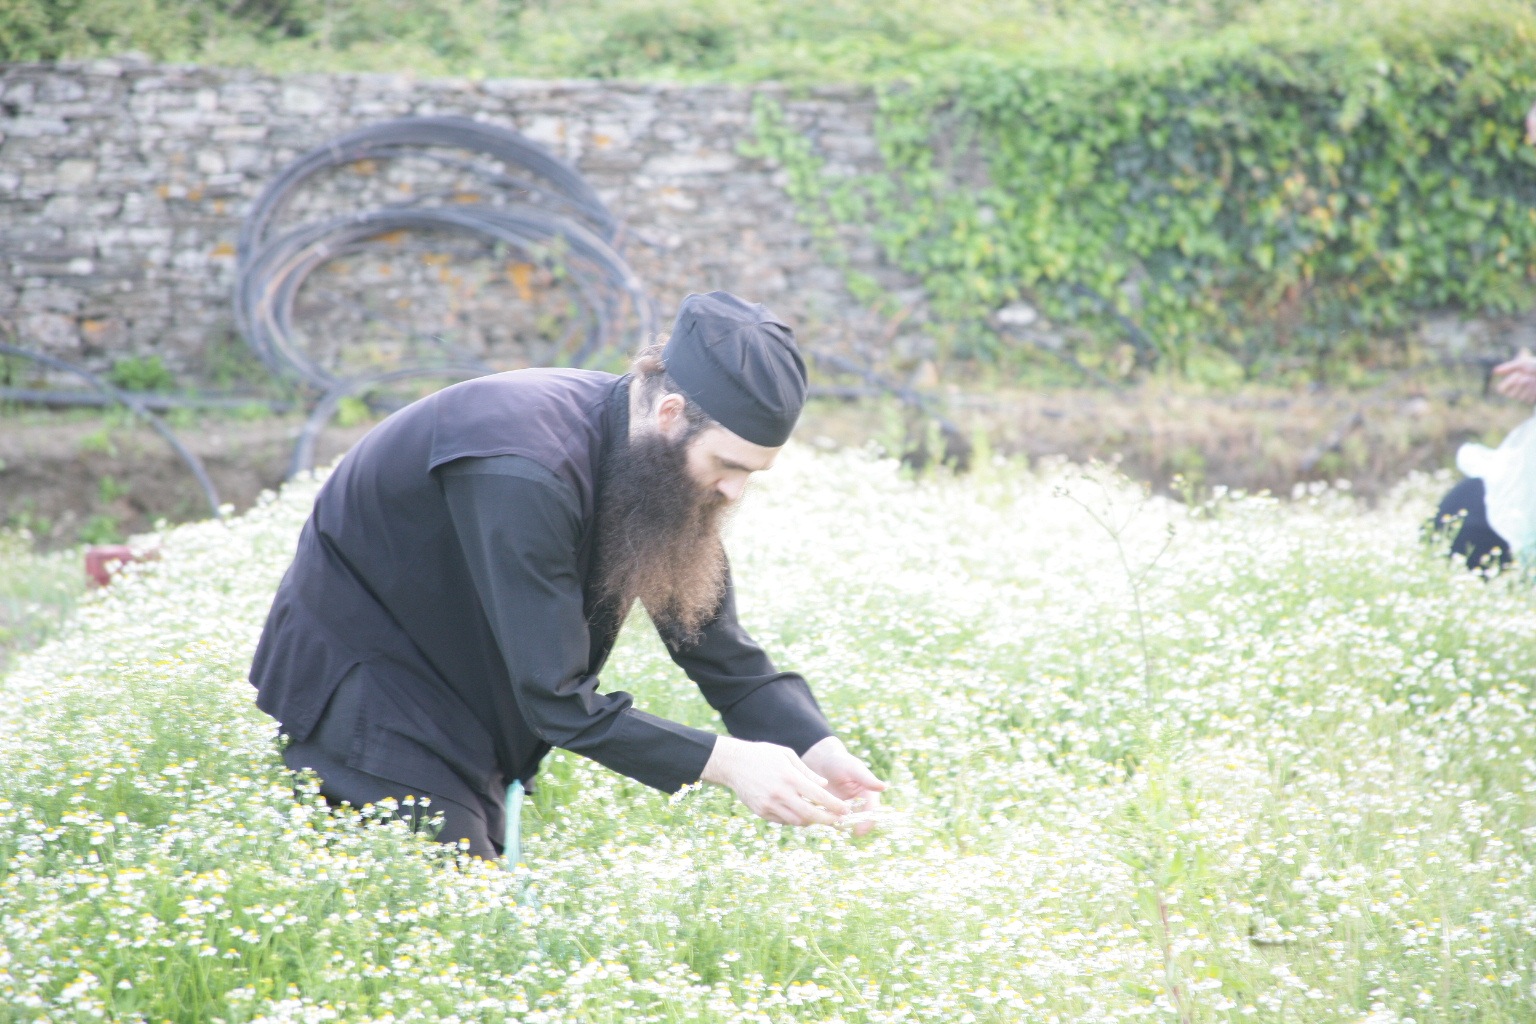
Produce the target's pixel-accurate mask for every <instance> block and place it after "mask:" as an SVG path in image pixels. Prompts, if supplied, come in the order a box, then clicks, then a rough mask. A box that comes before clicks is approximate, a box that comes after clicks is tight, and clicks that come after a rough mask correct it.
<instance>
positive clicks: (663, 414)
mask: <svg viewBox="0 0 1536 1024" xmlns="http://www.w3.org/2000/svg"><path fill="white" fill-rule="evenodd" d="M687 407H688V400H687V399H686V398H684V397H683V396H682V395H679V394H677V393H676V392H668V393H667V394H665V395H662V396H661V399H660V400H659V401H658V402H657V403H656V411H655V413H654V414H653V415H654V416H655V417H656V429H657V430H660V431H661V433H662V434H663V436H665V437H676V436H677V434H678V432H679V431H680V430H682V429H683V428H684V427H685V426H686V424H687V422H688V417H687V415H686V414H685V411H684V410H686V409H687Z"/></svg>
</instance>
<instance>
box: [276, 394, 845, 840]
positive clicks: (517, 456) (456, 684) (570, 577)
mask: <svg viewBox="0 0 1536 1024" xmlns="http://www.w3.org/2000/svg"><path fill="white" fill-rule="evenodd" d="M628 401H629V389H628V378H627V377H625V378H618V377H614V376H612V375H611V374H605V373H596V372H592V371H582V370H521V371H516V372H513V373H504V374H497V375H494V376H490V377H482V378H479V379H477V380H472V381H466V382H464V383H462V384H457V385H454V386H453V387H450V388H446V389H444V390H442V391H440V392H438V393H436V394H434V395H431V396H429V397H427V398H424V399H422V400H421V401H419V402H416V403H413V404H412V405H410V406H408V407H407V408H405V409H402V410H401V411H400V412H398V413H396V414H394V415H393V416H390V417H389V418H388V419H386V420H385V421H384V422H383V423H381V424H379V426H377V427H376V428H374V430H372V431H371V432H370V433H369V434H368V435H367V436H366V437H364V438H363V440H362V441H361V442H359V443H358V445H357V446H356V447H355V448H354V449H353V450H352V451H351V452H350V453H348V454H347V456H346V457H345V458H344V459H342V461H341V463H340V464H339V465H338V466H337V468H336V470H335V472H334V473H333V474H332V475H331V478H330V479H329V480H328V481H327V482H326V484H325V486H324V487H322V488H321V490H320V493H319V495H318V496H317V497H316V500H315V508H314V511H313V512H312V513H311V515H310V518H309V521H308V522H307V523H306V524H305V526H304V529H303V531H302V533H301V535H300V538H299V545H298V552H297V555H296V556H295V559H294V562H293V565H292V566H291V567H290V568H289V570H288V573H287V575H286V576H285V577H284V578H283V582H282V585H281V586H280V587H279V589H278V592H277V595H276V598H275V599H274V601H273V605H272V611H271V613H270V615H269V617H268V619H267V625H266V628H265V630H264V631H263V633H262V637H261V642H260V644H259V645H258V647H257V651H256V657H255V660H254V662H253V664H252V667H251V682H252V683H253V684H254V685H255V686H256V688H257V691H258V693H257V704H258V705H259V706H260V707H261V708H262V709H263V710H265V711H266V712H267V713H268V714H270V715H272V716H273V717H274V718H276V719H278V721H279V722H281V723H282V726H283V729H284V731H285V732H287V733H288V734H289V735H290V736H291V737H292V740H293V741H294V742H296V743H303V742H304V741H305V740H306V739H307V738H308V736H309V734H310V732H311V730H313V729H314V728H315V724H316V722H317V721H318V720H319V718H320V716H321V713H322V711H323V710H324V708H325V707H326V704H327V702H328V701H329V699H330V697H331V694H332V692H333V690H334V689H335V687H336V685H337V683H338V682H339V680H340V679H341V678H342V677H343V676H344V675H346V674H347V673H348V672H349V671H353V670H355V671H356V672H357V674H358V675H359V676H360V677H361V678H363V679H365V680H366V681H367V685H368V686H370V687H372V688H373V691H374V692H377V693H378V694H379V695H380V697H381V704H380V710H379V712H378V714H377V715H375V716H374V717H375V718H376V721H374V722H372V723H371V724H370V725H369V726H368V730H369V731H368V736H367V739H366V742H362V743H360V744H358V745H357V747H356V748H355V749H354V750H353V751H352V752H351V756H350V757H349V759H348V762H347V763H348V764H349V765H350V766H351V767H353V768H356V769H358V770H360V771H363V772H367V773H369V774H372V775H376V776H380V777H383V778H386V779H393V780H397V781H400V782H405V783H408V784H411V785H416V786H421V787H422V788H423V789H425V790H426V791H428V792H435V793H444V794H445V795H448V794H451V792H452V791H453V787H454V786H455V785H458V786H464V787H467V788H468V789H469V791H471V792H472V793H474V794H476V795H477V796H478V797H480V798H482V799H484V800H490V801H491V802H492V803H493V804H494V807H495V810H496V812H497V814H498V815H499V809H500V804H501V796H500V793H501V790H502V789H504V787H505V785H506V784H507V782H509V781H511V780H512V779H521V780H523V781H524V782H525V784H526V783H527V782H529V781H530V780H531V779H532V777H533V775H534V774H535V772H536V771H537V768H538V764H539V761H540V760H541V759H542V758H543V756H544V754H545V753H546V752H547V751H548V750H549V748H550V747H551V746H552V745H554V746H561V747H564V748H566V749H569V750H572V751H575V752H577V753H580V754H584V755H586V756H588V757H591V758H593V759H594V760H596V761H599V762H600V763H602V764H604V765H606V766H608V767H610V768H612V769H614V770H615V771H618V772H621V773H623V774H625V775H628V776H630V777H632V778H635V779H638V780H639V781H641V782H644V783H646V784H647V785H650V786H654V787H656V788H658V789H662V790H667V791H674V790H676V789H678V788H680V787H681V786H683V785H685V784H687V783H689V782H692V781H695V780H696V779H697V778H698V777H699V773H700V772H701V771H702V770H703V767H704V764H705V763H706V762H707V761H708V759H709V755H710V752H711V751H712V750H713V746H714V741H715V735H714V734H713V733H709V732H705V731H703V730H699V729H693V728H689V727H687V726H683V725H679V724H677V723H674V722H669V721H666V720H664V719H661V718H657V717H656V716H654V715H649V714H646V713H645V712H643V711H640V710H639V709H637V708H634V707H633V706H632V699H631V697H630V696H629V695H628V694H627V693H623V692H614V693H606V694H605V693H599V692H598V689H597V688H598V678H597V674H598V672H599V671H601V669H602V666H603V664H604V663H605V662H606V660H607V658H608V654H609V652H610V651H611V650H612V647H613V643H614V640H615V639H616V637H617V634H618V629H619V626H620V624H621V623H620V621H619V618H618V616H617V615H616V614H615V613H614V612H613V610H612V609H611V608H606V607H605V606H604V605H603V604H602V603H601V602H599V601H598V600H597V598H596V595H595V592H594V587H593V584H594V581H593V579H592V570H593V554H594V551H593V540H594V537H595V535H596V530H595V520H596V508H597V502H598V495H597V494H596V491H597V488H598V482H599V480H600V466H601V461H602V458H603V457H604V455H605V454H606V453H607V452H609V451H615V450H622V448H623V445H624V443H625V440H626V439H627V437H628V429H629V418H628ZM668 650H669V652H670V653H671V654H672V657H673V659H674V660H675V661H676V662H677V663H678V665H679V666H680V667H681V668H682V669H683V670H684V671H685V672H686V673H687V674H688V676H689V677H690V678H691V679H693V680H694V682H695V683H697V684H698V686H699V687H700V689H701V690H702V691H703V693H704V695H705V696H706V698H707V699H708V700H709V702H710V704H711V705H712V706H713V707H714V708H715V709H716V710H717V711H719V712H720V714H721V716H722V718H723V719H724V722H725V725H726V727H727V729H728V730H729V731H730V732H731V733H732V734H733V735H736V736H740V737H742V738H745V739H768V740H773V741H775V742H778V743H782V744H784V745H786V746H789V747H792V748H794V749H795V750H796V752H799V753H803V752H804V751H805V750H806V749H808V748H809V747H810V746H811V745H813V744H814V743H816V742H817V741H818V740H820V739H822V738H823V737H825V736H829V735H831V729H830V728H829V727H828V726H827V724H826V720H825V718H823V717H822V715H821V712H820V709H819V708H818V707H817V705H816V702H815V699H814V698H813V697H812V696H811V692H810V689H809V687H808V686H807V685H806V683H805V680H804V679H802V678H801V677H800V676H798V675H795V674H793V673H787V672H779V671H778V670H776V669H775V668H774V666H773V664H772V662H771V661H770V660H769V659H768V656H767V655H766V654H764V653H763V651H762V650H761V648H759V647H758V646H757V645H756V644H755V643H754V642H753V641H752V639H751V638H750V637H749V636H748V635H747V633H746V632H745V631H744V630H743V629H742V628H741V626H740V625H739V624H738V623H737V621H736V611H735V600H734V594H733V592H732V590H731V588H730V586H729V585H728V586H727V589H726V594H725V597H724V599H723V600H722V603H721V607H720V610H719V611H718V613H717V614H716V616H715V618H714V619H713V620H712V621H711V622H710V623H709V624H708V625H707V626H706V627H705V628H704V635H703V638H702V639H701V640H700V641H699V642H698V643H697V644H695V645H693V646H690V647H686V648H680V647H677V646H675V645H672V644H670V643H669V645H668ZM386 698H387V699H386ZM501 824H502V823H501V822H500V821H499V820H491V821H489V822H488V827H489V830H490V834H491V835H499V834H500V827H501Z"/></svg>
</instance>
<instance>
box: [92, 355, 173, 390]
mask: <svg viewBox="0 0 1536 1024" xmlns="http://www.w3.org/2000/svg"><path fill="white" fill-rule="evenodd" d="M107 379H108V380H109V381H111V382H112V383H113V384H115V385H116V386H117V387H120V388H122V389H123V390H124V391H169V390H171V389H172V388H174V387H175V386H176V375H175V374H173V373H172V372H171V371H170V368H169V367H167V366H166V365H165V361H164V360H163V359H161V358H160V357H159V356H158V355H149V356H126V357H124V358H122V359H119V360H117V361H116V362H114V363H113V364H112V369H111V370H110V371H109V372H108V373H107Z"/></svg>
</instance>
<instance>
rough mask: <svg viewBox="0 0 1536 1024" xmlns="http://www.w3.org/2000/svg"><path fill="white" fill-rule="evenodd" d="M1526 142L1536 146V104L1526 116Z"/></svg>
mask: <svg viewBox="0 0 1536 1024" xmlns="http://www.w3.org/2000/svg"><path fill="white" fill-rule="evenodd" d="M1525 141H1526V142H1529V143H1530V144H1531V145H1533V146H1536V103H1532V104H1531V109H1530V110H1529V111H1527V112H1526V115H1525Z"/></svg>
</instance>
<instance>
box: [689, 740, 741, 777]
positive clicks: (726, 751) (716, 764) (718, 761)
mask: <svg viewBox="0 0 1536 1024" xmlns="http://www.w3.org/2000/svg"><path fill="white" fill-rule="evenodd" d="M740 742H741V740H738V739H735V738H734V737H731V736H716V737H715V746H714V749H713V750H711V751H710V752H709V760H708V761H706V762H704V770H703V771H702V772H700V773H699V780H700V781H702V782H713V783H714V784H715V785H717V786H727V787H729V786H730V784H731V783H730V777H731V762H732V759H733V754H734V753H735V749H734V745H735V744H737V743H740Z"/></svg>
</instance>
